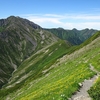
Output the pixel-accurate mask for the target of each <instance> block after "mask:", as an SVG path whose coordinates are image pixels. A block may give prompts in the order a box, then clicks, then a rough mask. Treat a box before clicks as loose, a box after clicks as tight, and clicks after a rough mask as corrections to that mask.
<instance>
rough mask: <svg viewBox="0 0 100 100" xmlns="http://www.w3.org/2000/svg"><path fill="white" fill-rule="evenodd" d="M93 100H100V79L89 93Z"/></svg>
mask: <svg viewBox="0 0 100 100" xmlns="http://www.w3.org/2000/svg"><path fill="white" fill-rule="evenodd" d="M88 93H89V94H90V96H91V97H92V98H93V100H100V77H99V78H98V80H97V81H96V82H95V84H94V85H93V87H91V89H90V90H89V91H88Z"/></svg>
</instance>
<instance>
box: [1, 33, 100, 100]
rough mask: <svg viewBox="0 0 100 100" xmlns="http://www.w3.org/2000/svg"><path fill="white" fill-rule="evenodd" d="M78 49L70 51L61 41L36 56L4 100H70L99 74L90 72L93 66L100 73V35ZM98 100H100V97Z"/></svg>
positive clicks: (7, 88) (3, 94)
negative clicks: (86, 80)
mask: <svg viewBox="0 0 100 100" xmlns="http://www.w3.org/2000/svg"><path fill="white" fill-rule="evenodd" d="M90 40H92V41H90ZM77 48H78V49H76V47H75V49H76V50H73V49H74V47H72V48H69V46H65V45H64V43H63V42H61V41H60V42H58V43H56V44H54V45H51V46H49V47H47V48H45V49H42V50H41V51H38V52H37V53H36V54H33V55H32V56H31V57H29V58H28V59H26V60H25V61H24V62H23V63H22V64H21V65H20V67H19V68H18V70H17V71H15V72H14V73H13V76H12V78H11V79H10V80H9V83H8V84H7V85H5V86H4V88H3V89H2V90H0V96H1V97H0V99H1V100H68V98H70V97H71V96H72V94H74V93H75V92H76V91H77V90H78V89H79V88H80V86H79V83H81V82H83V81H84V80H85V79H89V78H91V77H93V76H94V75H95V74H96V72H94V71H92V70H90V66H89V65H90V64H92V65H93V66H94V67H95V69H97V70H98V71H100V70H99V69H100V66H99V59H100V57H99V54H100V32H98V33H96V34H95V35H93V36H92V37H91V38H90V39H89V40H87V42H85V43H83V44H82V45H80V46H79V47H77ZM79 48H80V49H79ZM72 51H73V52H72ZM65 53H66V55H63V54H65ZM62 55H63V56H62ZM98 83H99V79H98V81H96V84H95V85H96V86H97V87H95V88H96V89H95V92H96V93H97V94H100V92H98V86H99V84H98ZM91 89H94V87H93V88H91ZM91 91H92V90H91ZM90 94H91V95H93V94H92V93H90ZM91 97H93V98H94V96H91ZM94 100H100V96H98V98H96V99H94Z"/></svg>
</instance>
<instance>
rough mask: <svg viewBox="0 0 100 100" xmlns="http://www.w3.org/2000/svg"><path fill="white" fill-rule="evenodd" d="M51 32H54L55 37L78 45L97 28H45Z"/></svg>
mask: <svg viewBox="0 0 100 100" xmlns="http://www.w3.org/2000/svg"><path fill="white" fill-rule="evenodd" d="M46 30H48V31H50V32H52V33H53V34H55V35H56V36H57V37H59V38H61V39H63V40H67V41H69V42H70V43H72V44H73V45H79V44H81V43H82V42H84V41H85V40H87V39H88V38H89V37H91V36H92V35H93V34H94V33H95V32H97V30H94V29H83V30H77V29H75V28H74V29H72V30H65V29H63V28H52V29H46Z"/></svg>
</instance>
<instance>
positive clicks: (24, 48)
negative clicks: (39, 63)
mask: <svg viewBox="0 0 100 100" xmlns="http://www.w3.org/2000/svg"><path fill="white" fill-rule="evenodd" d="M57 40H58V38H57V37H55V36H54V35H53V34H51V33H50V32H48V31H45V30H43V29H42V28H41V27H40V26H38V25H36V24H35V23H33V22H30V21H28V20H27V19H23V18H20V17H14V16H11V17H8V18H7V19H1V20H0V87H1V86H2V85H3V84H5V83H7V81H8V79H9V78H10V77H11V75H12V72H13V71H14V70H16V69H17V67H18V66H19V65H20V64H21V63H22V62H23V60H24V59H26V58H28V57H29V56H30V55H31V54H32V53H33V52H34V53H35V52H36V51H38V50H40V49H42V48H43V47H45V46H47V45H49V44H52V43H54V42H56V41H57Z"/></svg>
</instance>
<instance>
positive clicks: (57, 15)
mask: <svg viewBox="0 0 100 100" xmlns="http://www.w3.org/2000/svg"><path fill="white" fill-rule="evenodd" d="M12 15H13V16H19V17H22V18H26V19H28V20H30V21H33V22H34V23H36V24H38V25H40V26H41V27H43V28H58V27H62V28H64V29H73V28H77V29H84V28H89V29H91V28H93V29H98V30H100V0H0V19H2V18H3V19H4V18H7V17H9V16H12Z"/></svg>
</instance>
